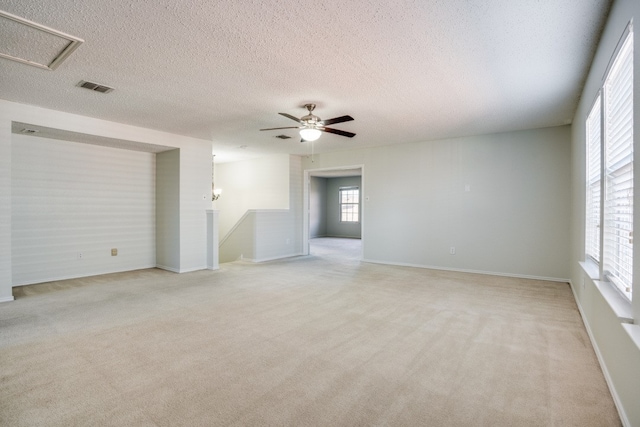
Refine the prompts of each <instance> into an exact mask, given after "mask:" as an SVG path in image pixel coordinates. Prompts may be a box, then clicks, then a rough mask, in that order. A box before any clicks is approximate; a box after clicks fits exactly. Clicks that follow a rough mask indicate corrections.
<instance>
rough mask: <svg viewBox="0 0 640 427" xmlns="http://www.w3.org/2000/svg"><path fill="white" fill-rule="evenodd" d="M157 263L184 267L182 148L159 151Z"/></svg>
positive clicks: (156, 216) (157, 167) (161, 265)
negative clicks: (181, 194)
mask: <svg viewBox="0 0 640 427" xmlns="http://www.w3.org/2000/svg"><path fill="white" fill-rule="evenodd" d="M155 219H156V225H157V227H156V265H157V266H158V267H160V268H163V269H165V270H169V271H174V272H178V271H180V150H179V149H175V150H170V151H165V152H162V153H158V154H156V212H155Z"/></svg>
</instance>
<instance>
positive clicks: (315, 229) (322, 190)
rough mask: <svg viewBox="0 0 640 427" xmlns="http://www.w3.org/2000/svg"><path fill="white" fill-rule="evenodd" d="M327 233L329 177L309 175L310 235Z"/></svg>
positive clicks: (321, 235) (316, 235)
mask: <svg viewBox="0 0 640 427" xmlns="http://www.w3.org/2000/svg"><path fill="white" fill-rule="evenodd" d="M326 235H327V178H320V177H317V176H312V177H309V237H312V238H313V237H324V236H326Z"/></svg>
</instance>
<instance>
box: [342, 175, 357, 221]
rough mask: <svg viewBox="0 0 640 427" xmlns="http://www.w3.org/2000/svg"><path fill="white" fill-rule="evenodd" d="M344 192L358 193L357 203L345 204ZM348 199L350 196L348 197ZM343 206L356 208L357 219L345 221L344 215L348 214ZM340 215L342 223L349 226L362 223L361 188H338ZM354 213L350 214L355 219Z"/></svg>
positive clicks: (354, 186)
mask: <svg viewBox="0 0 640 427" xmlns="http://www.w3.org/2000/svg"><path fill="white" fill-rule="evenodd" d="M343 191H344V192H353V191H356V197H355V199H356V200H355V201H350V202H343ZM347 197H348V196H347ZM343 206H352V207H354V206H355V210H356V213H355V217H356V218H355V219H344V215H345V213H346V212H344V210H343ZM338 215H339V219H340V223H347V224H357V223H359V222H360V187H358V186H356V185H352V186H347V187H340V188H338ZM353 216H354V214H353V212H351V213H350V217H351V218H353Z"/></svg>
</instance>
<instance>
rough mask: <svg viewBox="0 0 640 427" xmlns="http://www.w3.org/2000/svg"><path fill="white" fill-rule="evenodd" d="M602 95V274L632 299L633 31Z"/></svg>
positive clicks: (606, 81) (615, 62)
mask: <svg viewBox="0 0 640 427" xmlns="http://www.w3.org/2000/svg"><path fill="white" fill-rule="evenodd" d="M604 94H605V111H604V125H605V143H604V156H605V159H604V160H605V167H604V173H605V202H604V234H603V251H604V254H603V267H604V272H605V275H606V276H607V278H608V279H609V280H611V281H612V282H613V283H614V284H615V285H616V286H617V287H618V288H619V289H620V290H621V291H622V292H623V294H624V295H625V296H627V297H628V298H629V299H631V293H632V283H633V279H632V270H633V33H632V32H630V33H628V34H627V37H626V40H625V41H624V44H623V45H622V48H621V49H620V51H619V52H618V55H617V57H616V59H615V61H614V63H613V64H612V67H611V69H610V70H609V74H608V75H607V78H606V80H605V85H604Z"/></svg>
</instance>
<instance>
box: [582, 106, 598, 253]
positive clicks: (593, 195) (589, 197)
mask: <svg viewBox="0 0 640 427" xmlns="http://www.w3.org/2000/svg"><path fill="white" fill-rule="evenodd" d="M600 103H601V98H600V95H598V97H597V98H596V102H595V103H594V104H593V108H591V113H589V116H588V117H587V129H586V130H587V194H586V206H587V209H586V215H585V252H586V254H587V256H589V257H591V258H592V259H593V260H594V261H596V262H600V176H601V173H600V169H601V167H602V163H601V161H600V159H601V155H600V151H601V150H602V126H601V121H602V116H601V110H602V109H601V107H600Z"/></svg>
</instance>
